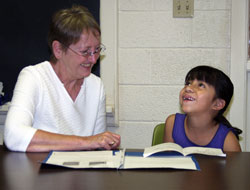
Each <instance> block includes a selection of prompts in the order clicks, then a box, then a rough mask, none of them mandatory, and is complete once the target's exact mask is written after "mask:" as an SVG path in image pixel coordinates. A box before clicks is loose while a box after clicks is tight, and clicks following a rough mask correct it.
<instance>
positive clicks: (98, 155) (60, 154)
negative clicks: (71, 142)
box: [46, 151, 120, 168]
mask: <svg viewBox="0 0 250 190" xmlns="http://www.w3.org/2000/svg"><path fill="white" fill-rule="evenodd" d="M46 164H52V165H58V166H63V167H69V168H118V167H119V164H120V157H119V156H114V155H113V152H112V151H72V152H71V151H53V152H52V154H51V155H50V157H49V158H48V160H47V161H46Z"/></svg>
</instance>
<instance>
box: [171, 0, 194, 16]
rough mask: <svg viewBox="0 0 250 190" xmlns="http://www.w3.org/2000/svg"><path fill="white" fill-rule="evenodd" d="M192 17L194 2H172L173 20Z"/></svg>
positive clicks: (192, 0)
mask: <svg viewBox="0 0 250 190" xmlns="http://www.w3.org/2000/svg"><path fill="white" fill-rule="evenodd" d="M193 16H194V0H173V17H174V18H192V17H193Z"/></svg>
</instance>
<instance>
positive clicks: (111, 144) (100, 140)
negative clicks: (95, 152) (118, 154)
mask: <svg viewBox="0 0 250 190" xmlns="http://www.w3.org/2000/svg"><path fill="white" fill-rule="evenodd" d="M86 138H87V139H86V140H87V141H88V143H89V147H90V149H97V148H103V149H106V150H110V149H116V148H118V147H119V146H120V142H121V137H120V135H118V134H115V133H112V132H109V131H107V132H104V133H100V134H97V135H94V136H89V137H86ZM87 146H88V145H87Z"/></svg>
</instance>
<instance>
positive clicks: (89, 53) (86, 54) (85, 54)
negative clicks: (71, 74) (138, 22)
mask: <svg viewBox="0 0 250 190" xmlns="http://www.w3.org/2000/svg"><path fill="white" fill-rule="evenodd" d="M61 44H62V45H63V46H65V45H64V44H63V43H61ZM65 47H66V48H68V49H70V50H71V51H72V52H74V53H75V54H77V55H79V56H82V57H85V58H87V57H89V56H93V55H98V56H100V54H101V53H102V52H104V51H105V50H106V47H105V46H104V45H103V44H101V45H100V46H99V47H97V48H96V49H95V51H90V50H89V49H88V50H86V51H82V52H77V51H76V50H73V49H72V48H70V47H68V46H65Z"/></svg>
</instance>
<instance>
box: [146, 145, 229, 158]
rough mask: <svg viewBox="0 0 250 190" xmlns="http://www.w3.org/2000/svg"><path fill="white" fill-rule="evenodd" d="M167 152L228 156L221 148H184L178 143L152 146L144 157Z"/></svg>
mask: <svg viewBox="0 0 250 190" xmlns="http://www.w3.org/2000/svg"><path fill="white" fill-rule="evenodd" d="M166 151H174V152H178V153H181V154H182V155H184V156H187V155H190V154H204V155H210V156H221V157H226V154H224V153H223V151H222V150H221V149H219V148H206V147H186V148H182V147H181V146H180V145H178V144H176V143H171V142H168V143H162V144H158V145H155V146H151V147H148V148H145V149H144V153H143V156H144V157H148V156H150V155H153V154H155V153H159V152H166Z"/></svg>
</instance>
